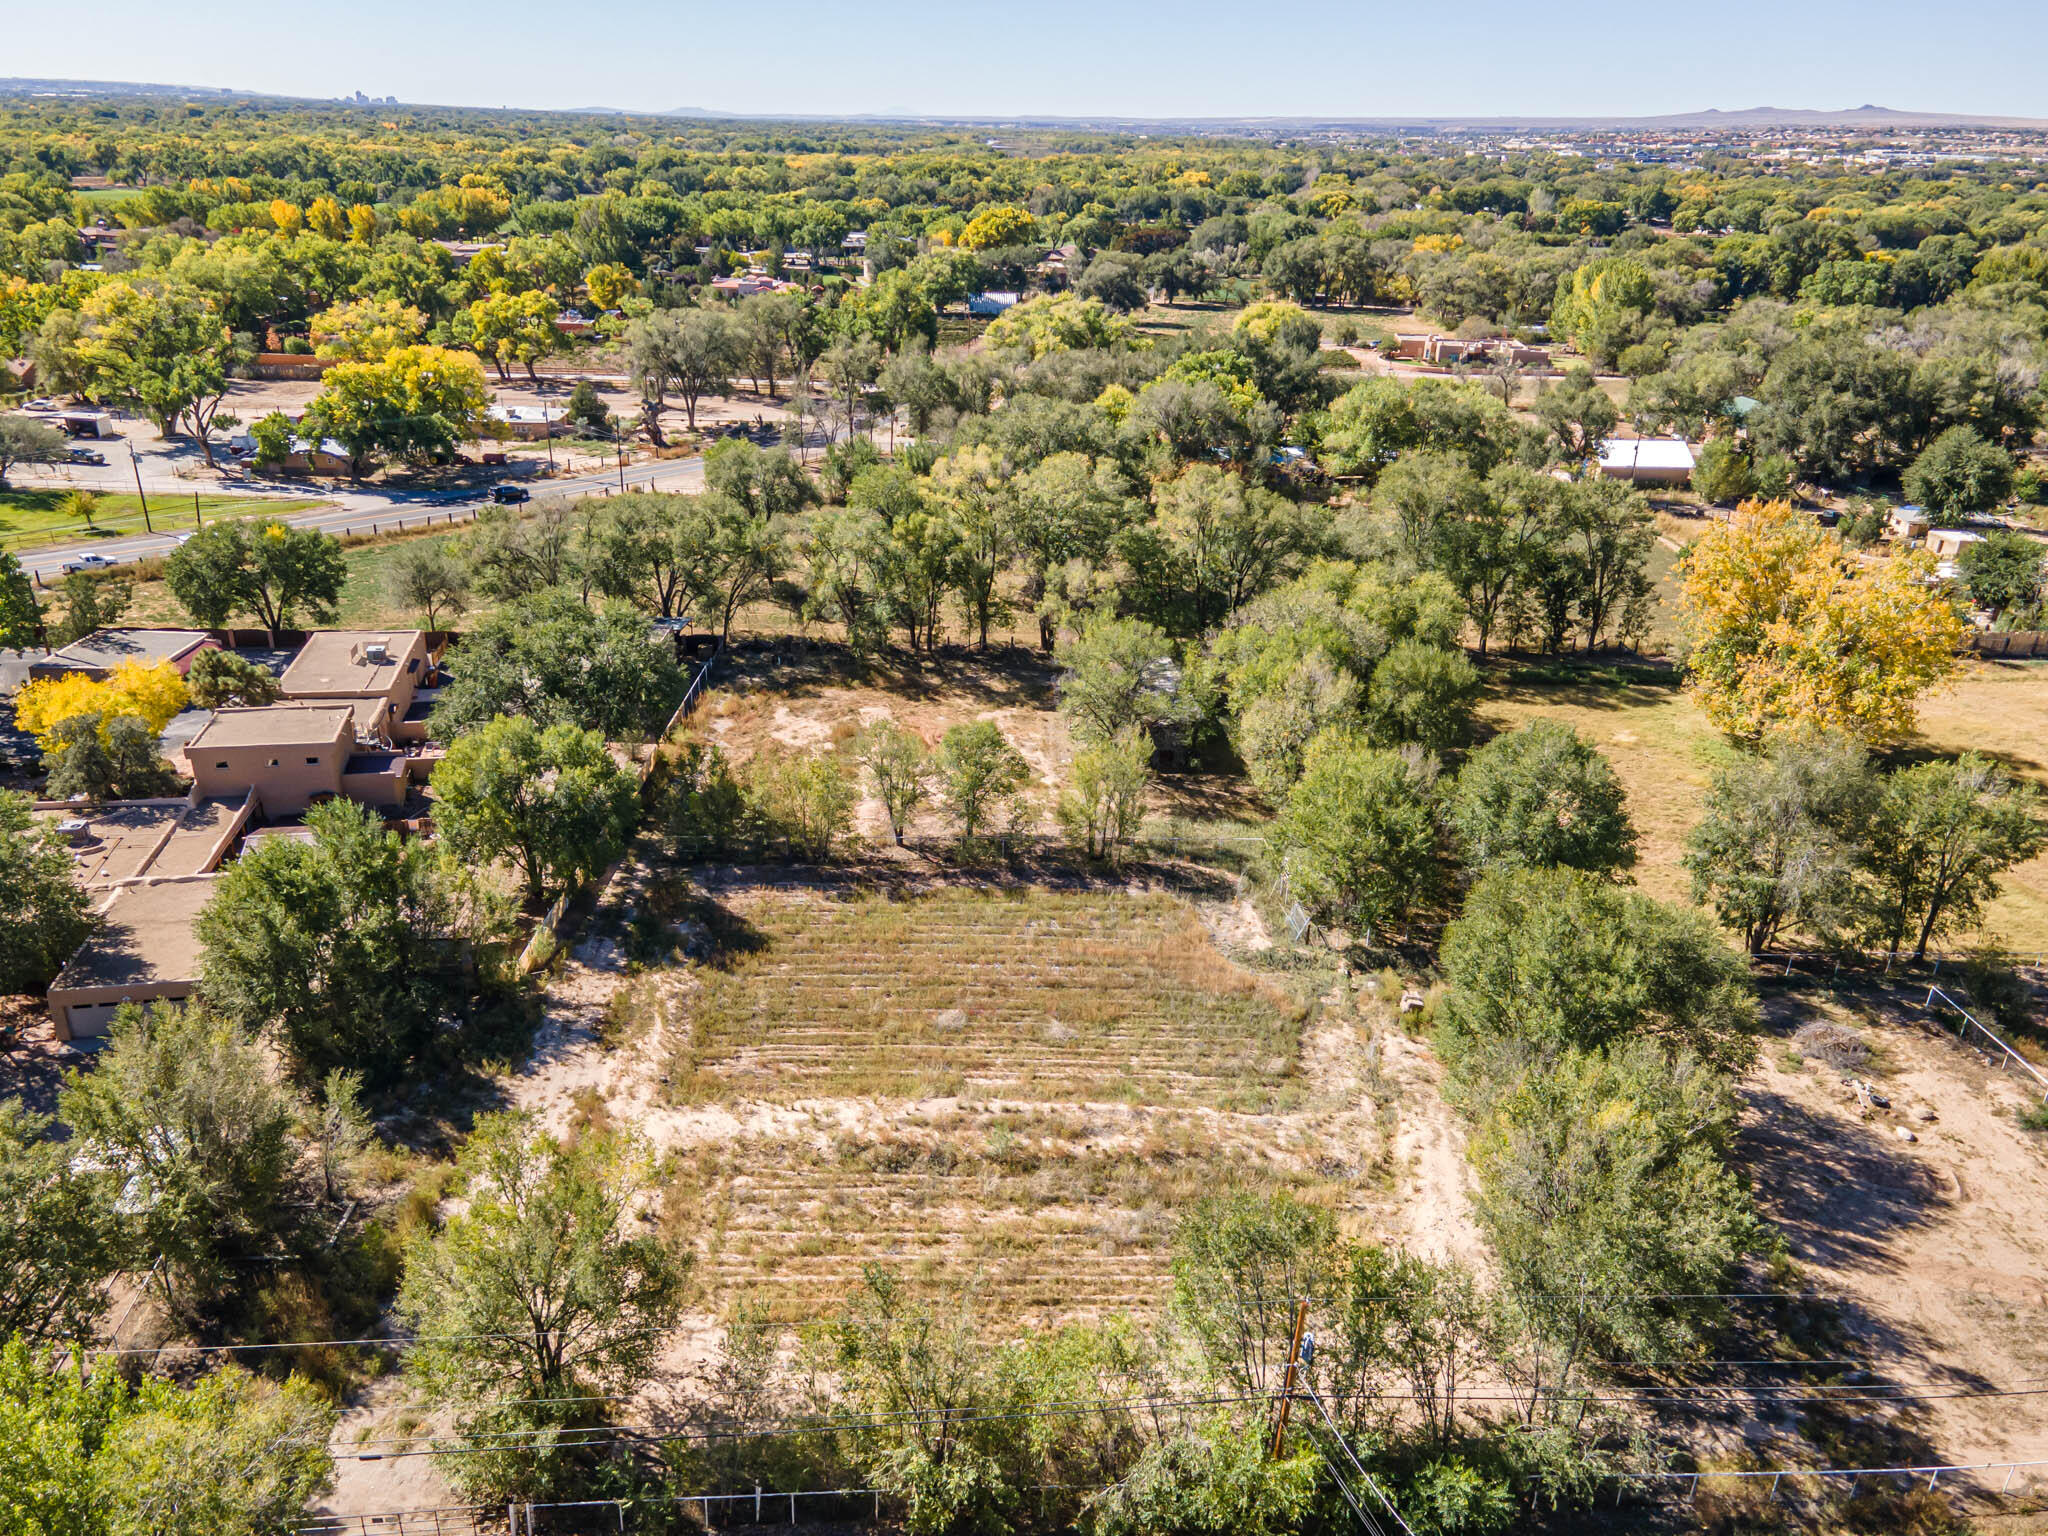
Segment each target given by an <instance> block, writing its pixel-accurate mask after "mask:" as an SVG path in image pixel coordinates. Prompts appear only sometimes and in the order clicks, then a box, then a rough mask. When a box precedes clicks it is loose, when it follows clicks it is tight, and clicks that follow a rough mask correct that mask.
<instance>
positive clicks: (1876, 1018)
mask: <svg viewBox="0 0 2048 1536" xmlns="http://www.w3.org/2000/svg"><path fill="white" fill-rule="evenodd" d="M1918 1001H1919V999H1918V998H1917V997H1904V996H1900V995H1896V994H1894V995H1891V996H1879V995H1876V994H1867V995H1857V996H1850V995H1847V994H1845V995H1844V997H1843V999H1842V1000H1840V1001H1831V1000H1829V999H1828V998H1827V996H1826V994H1825V993H1824V992H1818V993H1814V994H1795V995H1788V996H1782V997H1777V998H1773V999H1770V1000H1769V1003H1768V1007H1767V1015H1768V1018H1769V1020H1770V1022H1771V1024H1772V1025H1773V1027H1774V1028H1775V1029H1776V1030H1777V1031H1778V1032H1779V1034H1778V1038H1776V1039H1775V1040H1767V1041H1766V1043H1765V1049H1764V1051H1763V1053H1762V1059H1761V1060H1760V1062H1759V1064H1758V1066H1757V1068H1756V1070H1755V1071H1754V1072H1753V1073H1752V1074H1751V1075H1750V1077H1749V1078H1748V1080H1747V1081H1746V1082H1745V1084H1744V1085H1743V1096H1744V1098H1745V1100H1746V1102H1747V1110H1746V1114H1745V1121H1744V1126H1743V1131H1742V1139H1741V1145H1742V1149H1743V1156H1744V1159H1745V1161H1746V1162H1747V1165H1748V1168H1749V1171H1750V1174H1751V1176H1752V1178H1753V1179H1754V1181H1755V1186H1756V1189H1757V1193H1758V1195H1759V1198H1760V1200H1761V1202H1762V1207H1763V1210H1764V1213H1765V1214H1766V1215H1767V1216H1768V1217H1769V1218H1770V1219H1771V1220H1772V1221H1773V1222H1774V1223H1775V1224H1776V1225H1777V1227H1778V1228H1779V1230H1780V1231H1781V1232H1782V1233H1783V1234H1784V1238H1785V1242H1786V1245H1787V1249H1788V1252H1789V1255H1790V1257H1791V1258H1792V1259H1793V1261H1794V1262H1795V1263H1796V1264H1797V1266H1798V1274H1799V1284H1800V1286H1801V1287H1802V1288H1809V1289H1812V1290H1815V1291H1819V1292H1823V1293H1829V1294H1833V1295H1835V1296H1837V1297H1838V1301H1837V1313H1838V1317H1839V1323H1840V1329H1841V1334H1840V1340H1839V1342H1840V1346H1841V1347H1840V1348H1839V1350H1838V1351H1837V1352H1838V1353H1840V1354H1842V1355H1844V1356H1847V1357H1851V1358H1858V1359H1860V1360H1862V1361H1863V1362H1864V1363H1863V1365H1862V1366H1861V1369H1862V1370H1864V1371H1867V1372H1868V1378H1867V1379H1869V1380H1871V1381H1873V1382H1897V1383H1912V1384H1914V1386H1915V1388H1917V1389H1919V1390H1924V1391H1927V1392H1932V1393H1961V1392H1970V1393H1981V1392H1986V1391H1994V1390H1995V1391H1999V1392H2006V1393H2012V1394H2015V1395H2011V1396H2004V1397H1997V1396H1993V1397H1983V1396H1970V1397H1949V1398H1944V1399H1941V1400H1937V1401H1932V1402H1927V1403H1924V1404H1921V1405H1918V1406H1916V1407H1913V1408H1910V1409H1903V1410H1900V1419H1899V1421H1900V1425H1901V1427H1902V1429H1904V1430H1906V1431H1908V1432H1910V1433H1911V1434H1912V1435H1913V1436H1915V1437H1918V1438H1919V1439H1921V1440H1923V1441H1924V1442H1925V1445H1926V1448H1927V1451H1928V1452H1929V1453H1931V1456H1932V1458H1933V1459H1937V1460H1942V1461H1954V1462H1962V1461H2028V1460H2036V1459H2048V1412H2043V1411H2042V1409H2041V1407H2040V1406H2039V1405H2040V1404H2041V1402H2042V1401H2044V1395H2043V1394H2048V1228H2044V1227H2043V1226H2042V1223H2041V1212H2042V1211H2043V1210H2044V1209H2048V1135H2044V1134H2043V1133H2041V1132H2038V1131H2030V1130H2027V1129H2025V1128H2024V1127H2022V1126H2021V1125H2020V1124H2019V1122H2018V1119H2017V1111H2019V1110H2020V1109H2022V1108H2024V1107H2026V1106H2027V1105H2029V1104H2030V1103H2034V1102H2037V1098H2030V1097H2029V1096H2028V1095H2027V1094H2025V1093H2023V1092H2022V1091H2021V1085H2020V1083H2019V1082H2018V1081H2016V1080H2015V1078H2014V1077H2012V1076H2010V1075H2005V1074H2001V1073H1999V1072H1997V1071H1994V1070H1992V1069H1991V1068H1990V1067H1988V1066H1987V1065H1986V1062H1985V1058H1984V1057H1983V1056H1981V1055H1980V1054H1979V1053H1978V1052H1976V1051H1973V1050H1970V1049H1968V1048H1966V1047H1964V1046H1962V1045H1959V1044H1958V1043H1957V1042H1956V1040H1955V1038H1954V1037H1953V1036H1952V1035H1949V1034H1947V1033H1945V1032H1944V1031H1942V1030H1940V1029H1939V1028H1937V1027H1936V1026H1935V1025H1933V1024H1932V1023H1931V1022H1930V1021H1929V1020H1928V1019H1927V1017H1926V1016H1925V1015H1924V1014H1921V1013H1920V1012H1919V1011H1918V1009H1917V1008H1915V1007H1914V1006H1913V1004H1915V1003H1917V1002H1918ZM1816 1020H1820V1021H1825V1022H1829V1023H1832V1024H1834V1025H1836V1026H1837V1027H1838V1028H1841V1029H1844V1030H1847V1031H1849V1032H1850V1035H1851V1036H1852V1037H1853V1039H1854V1041H1855V1042H1856V1044H1858V1045H1860V1046H1862V1047H1863V1048H1864V1049H1867V1050H1868V1051H1869V1052H1870V1056H1869V1059H1868V1061H1867V1062H1866V1063H1864V1064H1862V1065H1852V1066H1851V1067H1850V1068H1848V1069H1847V1070H1845V1069H1844V1068H1842V1067H1841V1066H1839V1065H1834V1064H1831V1063H1830V1062H1829V1061H1827V1060H1824V1059H1822V1058H1821V1056H1820V1055H1818V1054H1808V1051H1807V1050H1802V1049H1801V1043H1802V1042H1800V1041H1798V1040H1796V1039H1794V1038H1793V1032H1794V1031H1795V1030H1796V1029H1797V1028H1798V1027H1799V1026H1800V1025H1802V1024H1810V1023H1812V1022H1814V1021H1816ZM1852 1049H1853V1047H1852ZM1851 1078H1854V1079H1857V1080H1860V1081H1861V1082H1863V1083H1864V1084H1865V1085H1866V1086H1867V1088H1868V1089H1869V1090H1870V1091H1871V1092H1872V1093H1874V1095H1875V1098H1881V1099H1884V1100H1888V1101H1889V1103H1888V1104H1879V1103H1877V1102H1875V1098H1874V1099H1872V1100H1871V1101H1870V1102H1866V1101H1865V1098H1864V1097H1863V1096H1862V1095H1859V1094H1858V1092H1857V1091H1856V1089H1855V1088H1854V1087H1853V1086H1852V1085H1851V1083H1850V1082H1849V1081H1848V1080H1849V1079H1851ZM1850 1379H1852V1380H1853V1379H1855V1378H1853V1377H1852V1378H1850ZM2028 1394H2032V1395H2028ZM2040 1481H2041V1482H2042V1483H2043V1484H2044V1485H2048V1478H2044V1479H2041V1480H2040Z"/></svg>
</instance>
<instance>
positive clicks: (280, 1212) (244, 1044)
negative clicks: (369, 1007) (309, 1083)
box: [59, 1004, 299, 1318]
mask: <svg viewBox="0 0 2048 1536" xmlns="http://www.w3.org/2000/svg"><path fill="white" fill-rule="evenodd" d="M298 1113H299V1105H298V1103H297V1101H296V1100H294V1098H293V1097H292V1095H291V1094H290V1093H289V1092H287V1091H286V1090H285V1089H284V1088H283V1087H282V1086H281V1085H280V1084H278V1083H277V1082H275V1081H274V1080H273V1078H272V1076H271V1073H270V1070H269V1063H268V1062H267V1061H266V1059H265V1053H264V1051H263V1048H262V1047H261V1046H260V1045H258V1044H257V1043H256V1042H255V1041H254V1040H252V1039H251V1038H250V1037H249V1036H248V1035H247V1034H245V1033H244V1032H243V1030H242V1029H241V1028H240V1026H238V1025H237V1024H235V1023H234V1022H233V1021H232V1020H229V1019H225V1018H219V1017H216V1016H214V1015H211V1014H208V1013H206V1012H204V1011H203V1010H201V1009H199V1008H181V1007H176V1006H158V1007H155V1008H152V1009H150V1010H149V1011H147V1012H145V1011H144V1010H143V1009H141V1008H138V1007H136V1006H134V1005H132V1004H130V1005H124V1006H123V1007H121V1008H119V1009H117V1010H116V1011H115V1014H114V1020H113V1023H112V1024H111V1025H110V1026H109V1028H108V1031H107V1043H106V1045H105V1047H104V1048H103V1049H102V1050H101V1051H100V1052H99V1054H98V1056H97V1058H96V1059H95V1060H94V1062H93V1065H92V1067H91V1069H90V1070H89V1071H73V1072H70V1073H67V1074H66V1075H65V1079H64V1088H63V1091H62V1094H61V1095H60V1099H59V1115H60V1118H62V1120H63V1121H64V1123H65V1124H67V1125H68V1126H70V1127H71V1130H72V1133H73V1136H74V1137H75V1142H74V1145H76V1146H77V1147H78V1148H79V1149H80V1154H81V1155H82V1156H84V1157H86V1158H88V1159H89V1160H90V1162H91V1163H92V1164H95V1165H97V1166H98V1167H99V1168H101V1169H103V1170H104V1172H103V1173H102V1174H101V1175H100V1177H101V1178H103V1179H104V1180H105V1181H106V1185H107V1187H106V1190H105V1192H104V1194H103V1195H102V1197H101V1198H103V1199H104V1200H105V1201H106V1203H107V1205H108V1206H110V1207H111V1206H112V1205H113V1203H114V1200H115V1198H116V1196H117V1195H118V1196H119V1199H120V1202H121V1205H122V1207H123V1209H125V1210H127V1211H129V1212H132V1213H133V1214H131V1215H130V1216H129V1217H128V1218H127V1222H128V1225H129V1226H130V1227H131V1228H132V1231H133V1238H134V1244H135V1248H136V1249H137V1250H139V1251H141V1252H143V1253H147V1254H154V1255H157V1256H158V1257H160V1258H161V1259H162V1261H163V1262H162V1264H161V1265H159V1266H158V1268H157V1270H156V1276H157V1281H158V1283H159V1284H160V1285H161V1287H162V1288H163V1292H164V1296H165V1299H166V1300H167V1301H168V1302H169V1303H170V1305H171V1308H172V1310H173V1311H174V1312H176V1313H178V1314H180V1315H182V1316H185V1317H188V1318H203V1317H205V1316H206V1315H208V1314H209V1313H210V1312H211V1311H212V1310H213V1309H214V1308H215V1307H216V1306H217V1305H218V1304H219V1303H220V1302H221V1301H222V1299H223V1298H224V1297H225V1296H226V1295H227V1294H228V1293H229V1292H231V1291H232V1290H234V1289H235V1288H236V1287H237V1286H238V1285H239V1284H240V1283H241V1280H242V1279H243V1278H244V1276H245V1274H246V1271H241V1272H238V1269H237V1265H236V1263H235V1261H236V1260H238V1259H240V1258H242V1257H244V1256H245V1255H248V1254H251V1253H264V1252H270V1251H273V1250H274V1247H275V1245H276V1243H277V1242H278V1241H279V1239H280V1238H284V1237H287V1236H289V1234H290V1232H291V1230H292V1228H293V1227H294V1225H295V1223H296V1222H297V1220H298V1217H297V1214H296V1211H295V1209H294V1196H295V1195H296V1194H297V1193H298V1191H297V1181H296V1178H295V1176H294V1173H293V1169H294V1166H295V1165H296V1163H297V1161H298V1155H299V1148H298V1145H297V1143H296V1142H295V1141H294V1139H293V1136H292V1127H293V1125H294V1124H295V1123H296V1121H297V1119H298Z"/></svg>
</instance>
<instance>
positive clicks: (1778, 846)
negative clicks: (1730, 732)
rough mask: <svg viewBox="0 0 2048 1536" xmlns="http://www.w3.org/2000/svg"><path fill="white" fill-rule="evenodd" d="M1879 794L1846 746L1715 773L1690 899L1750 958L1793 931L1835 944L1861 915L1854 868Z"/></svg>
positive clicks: (1792, 743)
mask: <svg viewBox="0 0 2048 1536" xmlns="http://www.w3.org/2000/svg"><path fill="white" fill-rule="evenodd" d="M1879 793H1880V784H1879V781H1878V779H1877V777H1876V775H1874V774H1873V773H1872V772H1871V771H1870V765H1869V764H1868V762H1866V761H1865V759H1864V756H1863V751H1862V749H1861V748H1860V747H1858V746H1857V745H1856V744H1855V743H1853V742H1849V741H1838V740H1830V739H1827V738H1815V739H1808V738H1805V737H1791V738H1784V739H1781V740H1778V741H1775V742H1772V743H1771V744H1770V745H1769V747H1768V748H1767V750H1766V751H1765V753H1764V755H1762V756H1761V757H1753V758H1751V757H1746V758H1742V759H1740V760H1738V761H1737V762H1735V763H1733V764H1731V765H1730V766H1728V767H1726V768H1722V769H1719V770H1717V771H1716V772H1715V774H1714V779H1713V783H1712V785H1711V787H1710V788H1709V789H1708V791H1707V800H1706V806H1705V808H1704V814H1702V816H1701V817H1700V820H1699V822H1698V824H1697V825H1696V826H1694V828H1693V829H1692V831H1691V832H1690V833H1689V834H1688V835H1687V837H1686V851H1685V867H1686V868H1687V869H1688V870H1690V871H1691V872H1692V893H1693V900H1694V901H1696V902H1700V903H1702V904H1703V905H1709V906H1711V907H1712V908H1713V909H1714V913H1715V915H1716V916H1718V917H1719V918H1720V919H1721V921H1722V922H1723V923H1725V924H1726V925H1727V926H1728V927H1730V928H1732V929H1734V930H1735V931H1736V932H1738V933H1740V934H1741V935H1742V938H1743V943H1744V944H1745V945H1746V946H1747V947H1748V949H1749V952H1750V953H1751V954H1759V953H1761V952H1762V951H1763V950H1765V949H1767V948H1769V947H1770V945H1771V944H1772V943H1773V942H1774V941H1775V940H1776V939H1777V938H1778V936H1779V935H1780V934H1781V933H1783V932H1784V931H1785V930H1786V929H1787V928H1795V929H1798V930H1800V931H1803V932H1806V933H1811V934H1816V935H1819V936H1820V937H1822V938H1823V939H1827V938H1831V937H1832V936H1834V935H1835V934H1836V933H1838V932H1840V931H1841V930H1842V929H1843V928H1844V927H1845V926H1846V925H1847V924H1848V922H1849V920H1850V919H1851V917H1852V916H1853V915H1854V914H1855V912H1856V908H1857V905H1858V899H1857V894H1856V864H1857V859H1858V855H1859V851H1860V849H1861V848H1862V846H1863V842H1864V839H1865V838H1866V836H1867V835H1868V831H1869V824H1870V818H1871V816H1872V814H1873V813H1874V811H1875V809H1876V800H1877V796H1878V794H1879Z"/></svg>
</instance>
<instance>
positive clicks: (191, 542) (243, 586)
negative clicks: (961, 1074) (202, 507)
mask: <svg viewBox="0 0 2048 1536" xmlns="http://www.w3.org/2000/svg"><path fill="white" fill-rule="evenodd" d="M347 580H348V565H347V563H346V562H345V561H344V560H343V559H342V558H341V540H339V539H337V538H335V537H334V536H333V535H331V534H326V533H322V532H320V531H319V530H318V529H317V528H294V527H292V526H291V525H290V524H288V523H286V522H284V521H283V520H282V519H281V518H275V517H260V518H247V519H223V520H221V521H218V522H214V523H210V524H208V525H207V526H206V527H204V528H202V529H200V530H199V532H197V533H195V534H193V535H192V537H191V538H189V539H187V540H186V541H185V542H184V543H183V544H181V545H179V546H178V548H177V549H176V550H175V551H173V552H172V554H171V557H170V559H168V560H166V561H165V562H164V582H165V584H166V585H167V586H169V587H170V589H171V595H172V596H173V597H175V598H177V600H178V602H179V605H180V606H182V607H183V608H184V610H185V611H186V612H187V613H189V614H191V615H192V617H193V619H194V620H196V621H197V622H198V623H200V624H202V625H204V626H205V627H206V628H208V629H219V628H222V627H223V626H225V625H226V624H227V622H228V620H229V619H230V618H232V617H233V616H234V615H236V614H238V613H240V614H247V615H249V616H250V617H252V618H254V619H255V620H256V621H257V622H258V623H259V624H261V625H262V626H263V627H264V628H265V629H266V630H268V631H270V632H271V633H272V634H275V633H276V632H277V631H278V630H280V629H290V628H292V626H293V624H294V622H295V621H296V620H297V619H298V618H299V617H300V615H301V614H302V613H303V614H304V615H305V616H306V617H308V618H311V619H315V620H318V621H319V622H321V623H330V624H331V623H332V622H333V621H334V617H335V614H336V612H337V611H338V610H337V607H336V605H337V604H338V603H339V602H340V600H341V589H342V585H343V584H344V583H345V582H346V581H347Z"/></svg>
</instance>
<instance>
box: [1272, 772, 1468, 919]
mask: <svg viewBox="0 0 2048 1536" xmlns="http://www.w3.org/2000/svg"><path fill="white" fill-rule="evenodd" d="M1275 833H1276V837H1277V841H1278V843H1279V846H1280V847H1281V848H1283V849H1285V850H1286V857H1287V867H1288V869H1289V870H1290V871H1291V873H1292V877H1293V889H1294V893H1295V894H1296V895H1297V896H1299V897H1300V898H1301V900H1302V901H1303V902H1304V903H1306V904H1307V905H1308V906H1309V907H1310V909H1311V910H1314V911H1318V912H1321V913H1323V914H1324V915H1325V916H1327V917H1329V918H1330V919H1331V920H1333V921H1335V922H1340V923H1343V924H1345V925H1347V926H1350V927H1356V928H1361V929H1364V930H1366V931H1367V933H1369V934H1371V935H1374V936H1377V935H1379V934H1381V933H1383V932H1385V931H1386V930H1388V929H1391V928H1394V927H1396V926H1398V925H1399V924H1401V923H1403V922H1405V921H1406V920H1407V918H1408V916H1409V915H1410V914H1411V913H1412V912H1414V911H1415V910H1416V909H1417V908H1421V907H1426V906H1428V905H1429V904H1430V903H1431V902H1432V901H1433V900H1434V899H1435V897H1436V895H1437V893H1438V892H1439V891H1440V890H1441V888H1442V885H1443V849H1442V836H1441V833H1440V832H1439V830H1438V819H1437V803H1436V793H1435V789H1434V786H1433V785H1432V784H1431V783H1430V782H1429V780H1428V779H1427V777H1426V776H1425V775H1424V774H1423V773H1422V772H1420V771H1419V770H1418V769H1417V768H1416V767H1415V766H1414V765H1413V764H1412V763H1410V762H1409V760H1408V759H1406V758H1404V757H1403V756H1401V755H1400V754H1399V753H1396V752H1390V751H1382V750H1379V749H1376V748H1372V747H1365V746H1360V745H1357V744H1356V743H1354V742H1352V741H1350V740H1346V739H1343V738H1341V737H1340V738H1338V739H1336V740H1327V739H1326V740H1325V741H1322V742H1318V743H1315V744H1312V745H1311V747H1310V748H1309V752H1308V760H1307V768H1306V771H1305V772H1304V773H1303V774H1302V777H1301V782H1300V783H1298V784H1296V785H1295V786H1294V790H1293V792H1292V793H1291V794H1289V795H1288V797H1287V803H1286V805H1285V806H1283V807H1282V809H1281V812H1280V819H1279V821H1278V822H1277V823H1276V825H1275Z"/></svg>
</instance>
